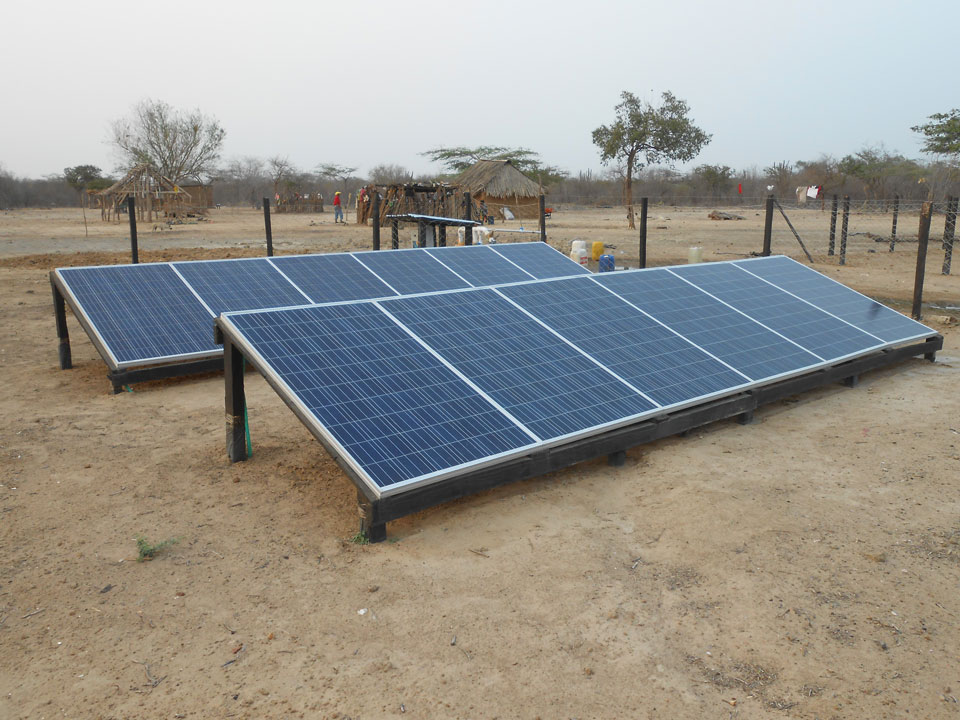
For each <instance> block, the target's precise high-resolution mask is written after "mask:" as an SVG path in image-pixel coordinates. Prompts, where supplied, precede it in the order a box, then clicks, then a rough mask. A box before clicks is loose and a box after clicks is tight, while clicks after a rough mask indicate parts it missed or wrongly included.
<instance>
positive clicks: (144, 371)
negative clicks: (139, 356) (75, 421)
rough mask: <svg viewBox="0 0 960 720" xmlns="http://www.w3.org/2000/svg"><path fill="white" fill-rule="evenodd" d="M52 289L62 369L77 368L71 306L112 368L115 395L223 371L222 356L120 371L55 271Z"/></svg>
mask: <svg viewBox="0 0 960 720" xmlns="http://www.w3.org/2000/svg"><path fill="white" fill-rule="evenodd" d="M50 287H51V289H52V291H53V314H54V318H55V320H56V324H57V340H58V342H59V346H58V349H57V350H58V355H59V359H60V369H61V370H69V369H71V368H72V367H73V358H72V353H71V351H70V332H69V329H68V327H67V306H69V307H70V310H71V311H72V312H73V315H74V317H75V318H76V319H77V322H79V323H80V327H82V328H83V330H84V332H86V333H87V337H89V338H90V342H91V343H93V347H94V348H96V350H97V352H98V353H99V354H100V357H101V358H103V361H104V362H105V363H106V364H107V367H108V368H110V371H109V372H108V373H107V379H108V380H110V385H111V387H112V388H113V393H114V395H116V394H117V393H120V392H123V386H124V385H133V384H134V383H142V382H150V381H151V380H166V379H168V378H173V377H182V376H185V375H199V374H200V373H207V372H219V371H221V370H223V357H222V356H217V357H209V358H200V359H193V360H184V361H182V362H172V363H165V364H163V365H145V366H142V367H130V368H121V369H116V368H114V367H112V365H111V361H110V353H109V352H107V349H106V348H105V347H104V346H103V344H102V343H101V342H100V340H99V338H98V337H97V333H96V332H94V329H93V328H92V327H90V325H89V324H88V323H87V321H86V320H85V319H84V316H83V313H81V312H79V310H78V309H77V308H75V307H74V306H73V303H72V302H71V300H70V296H69V294H68V293H67V292H66V291H65V290H64V288H63V287H62V286H61V284H60V278H59V277H57V274H56V272H54V271H51V272H50Z"/></svg>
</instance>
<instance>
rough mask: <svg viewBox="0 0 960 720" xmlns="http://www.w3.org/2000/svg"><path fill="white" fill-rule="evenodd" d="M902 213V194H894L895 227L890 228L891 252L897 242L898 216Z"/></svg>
mask: <svg viewBox="0 0 960 720" xmlns="http://www.w3.org/2000/svg"><path fill="white" fill-rule="evenodd" d="M899 214H900V196H899V195H894V196H893V227H891V228H890V252H893V248H894V246H896V244H897V216H898V215H899Z"/></svg>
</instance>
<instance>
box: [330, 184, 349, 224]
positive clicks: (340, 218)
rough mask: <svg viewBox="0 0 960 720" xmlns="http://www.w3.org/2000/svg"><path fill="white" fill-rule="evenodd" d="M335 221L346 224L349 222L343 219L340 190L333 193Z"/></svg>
mask: <svg viewBox="0 0 960 720" xmlns="http://www.w3.org/2000/svg"><path fill="white" fill-rule="evenodd" d="M333 222H334V223H338V222H342V223H343V224H344V225H346V224H347V221H346V220H344V219H343V205H341V204H340V191H339V190H338V191H337V192H336V193H334V195H333Z"/></svg>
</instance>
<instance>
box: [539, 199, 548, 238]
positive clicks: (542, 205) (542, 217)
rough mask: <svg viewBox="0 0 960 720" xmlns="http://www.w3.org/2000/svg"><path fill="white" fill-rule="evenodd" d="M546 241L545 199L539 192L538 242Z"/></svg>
mask: <svg viewBox="0 0 960 720" xmlns="http://www.w3.org/2000/svg"><path fill="white" fill-rule="evenodd" d="M546 241H547V201H546V198H544V197H543V193H540V242H546Z"/></svg>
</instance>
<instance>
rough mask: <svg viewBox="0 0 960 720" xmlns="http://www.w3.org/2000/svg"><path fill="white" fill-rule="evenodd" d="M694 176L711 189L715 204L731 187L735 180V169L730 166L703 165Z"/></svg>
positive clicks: (696, 169) (695, 171)
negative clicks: (733, 179)
mask: <svg viewBox="0 0 960 720" xmlns="http://www.w3.org/2000/svg"><path fill="white" fill-rule="evenodd" d="M693 174H694V175H696V176H697V177H698V178H700V179H701V180H702V181H703V182H705V183H706V184H707V187H708V188H710V197H711V198H712V200H713V201H714V202H716V201H717V199H718V198H719V197H720V194H721V193H722V192H723V191H724V190H725V189H726V188H727V187H728V186H729V185H730V180H731V179H732V178H733V168H731V167H730V166H728V165H701V166H700V167H698V168H695V169H694V171H693Z"/></svg>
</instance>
